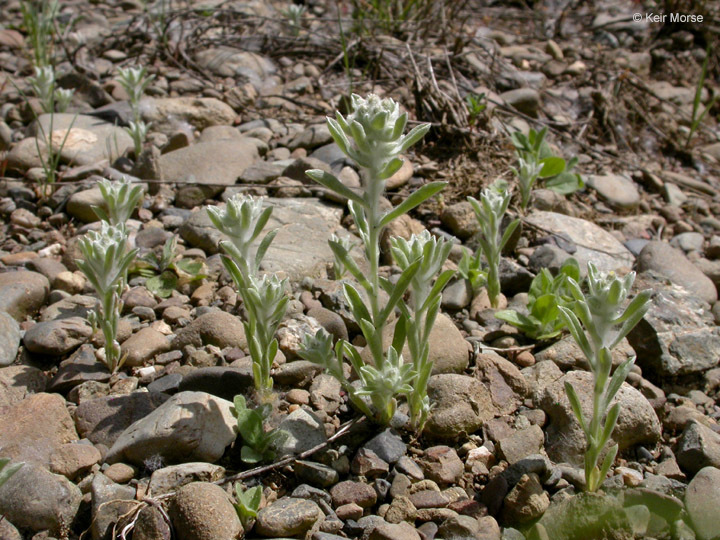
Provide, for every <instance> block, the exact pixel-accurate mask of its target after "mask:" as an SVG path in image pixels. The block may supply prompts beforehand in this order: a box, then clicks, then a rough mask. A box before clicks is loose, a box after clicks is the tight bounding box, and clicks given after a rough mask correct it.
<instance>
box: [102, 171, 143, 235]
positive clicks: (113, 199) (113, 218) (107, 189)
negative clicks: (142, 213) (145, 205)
mask: <svg viewBox="0 0 720 540" xmlns="http://www.w3.org/2000/svg"><path fill="white" fill-rule="evenodd" d="M98 188H100V193H101V194H102V198H103V201H105V206H106V207H107V209H105V208H101V207H99V206H93V207H92V209H93V212H95V214H96V215H97V217H99V218H100V219H101V220H102V221H106V222H107V223H109V224H110V225H121V224H123V225H124V224H125V223H126V222H127V220H128V219H130V217H131V216H132V213H133V212H134V211H135V208H137V205H138V203H139V202H140V199H142V196H143V193H144V190H143V187H142V186H141V185H140V184H134V185H133V183H132V182H130V181H129V180H128V179H127V178H125V177H124V176H123V177H122V178H121V179H120V180H116V181H111V180H108V179H106V178H103V179H102V180H100V181H99V182H98Z"/></svg>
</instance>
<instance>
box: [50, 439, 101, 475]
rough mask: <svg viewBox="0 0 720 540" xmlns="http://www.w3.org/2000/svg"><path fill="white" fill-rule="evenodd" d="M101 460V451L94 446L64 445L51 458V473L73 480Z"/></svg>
mask: <svg viewBox="0 0 720 540" xmlns="http://www.w3.org/2000/svg"><path fill="white" fill-rule="evenodd" d="M101 459H102V455H101V454H100V450H98V449H97V448H95V447H94V446H93V445H92V444H78V443H68V444H63V445H62V446H60V447H59V448H58V449H57V450H55V451H54V452H53V454H52V456H50V471H51V472H54V473H55V474H61V475H63V476H64V477H66V478H69V479H70V480H73V479H75V478H76V477H77V476H78V475H79V474H81V473H84V472H87V471H88V470H89V469H90V467H92V466H93V465H95V464H96V463H99V462H100V460H101Z"/></svg>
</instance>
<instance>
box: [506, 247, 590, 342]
mask: <svg viewBox="0 0 720 540" xmlns="http://www.w3.org/2000/svg"><path fill="white" fill-rule="evenodd" d="M568 278H572V279H574V280H575V281H576V282H578V283H579V282H580V267H579V266H578V263H577V261H576V260H575V259H573V258H569V259H568V260H566V261H565V262H564V263H563V265H562V266H561V267H560V270H559V272H558V274H557V275H556V276H553V275H552V274H551V273H550V270H548V269H547V268H543V269H542V270H540V273H538V275H537V276H535V278H534V279H533V280H532V283H531V285H530V291H529V292H528V304H527V308H528V314H527V315H524V314H522V313H519V312H517V311H515V310H512V309H506V310H502V311H498V312H497V313H495V317H496V318H498V319H500V320H502V321H505V322H508V323H510V324H512V325H513V326H515V327H516V328H519V329H520V330H521V331H522V332H523V333H524V334H525V335H526V336H528V337H529V338H531V339H534V340H537V341H543V340H548V339H553V338H555V337H557V336H559V335H560V333H561V332H562V331H563V329H564V328H565V323H564V321H563V319H562V318H561V317H560V311H559V307H560V306H566V307H567V306H568V305H569V303H570V302H571V301H572V299H573V298H572V295H571V294H570V290H569V289H568Z"/></svg>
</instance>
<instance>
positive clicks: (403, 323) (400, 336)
mask: <svg viewBox="0 0 720 540" xmlns="http://www.w3.org/2000/svg"><path fill="white" fill-rule="evenodd" d="M407 330H408V320H407V318H406V317H405V315H403V316H401V317H400V318H399V319H398V321H397V323H396V324H395V330H394V332H393V341H392V347H393V349H395V350H396V351H402V350H403V347H404V346H405V338H406V337H407Z"/></svg>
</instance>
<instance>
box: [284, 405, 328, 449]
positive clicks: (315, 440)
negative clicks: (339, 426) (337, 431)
mask: <svg viewBox="0 0 720 540" xmlns="http://www.w3.org/2000/svg"><path fill="white" fill-rule="evenodd" d="M278 429H281V430H283V431H285V432H287V433H288V436H287V437H285V438H284V439H283V440H281V441H280V442H279V444H278V445H277V446H276V447H275V451H276V452H277V454H278V456H280V457H283V456H287V455H291V454H299V453H301V452H304V451H305V450H309V449H310V448H313V447H315V446H317V445H319V444H322V443H324V442H325V441H327V436H326V435H325V426H323V423H322V422H321V421H320V419H319V418H318V417H317V416H316V415H315V414H314V413H312V412H310V411H307V410H305V409H302V408H300V409H296V410H294V411H293V412H291V413H290V414H288V415H287V416H286V417H285V418H284V419H283V421H282V422H280V425H278Z"/></svg>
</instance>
